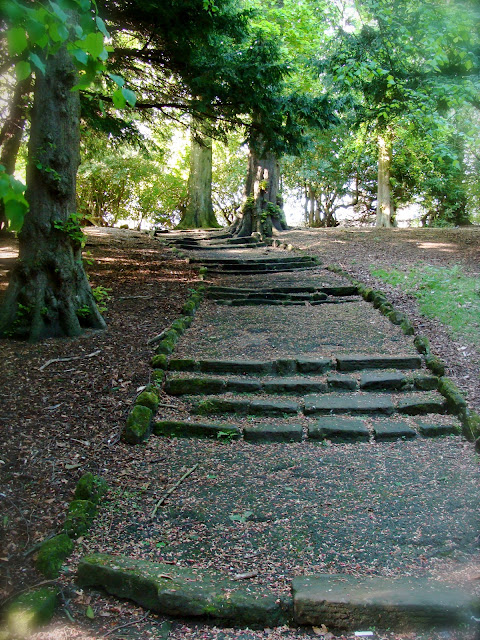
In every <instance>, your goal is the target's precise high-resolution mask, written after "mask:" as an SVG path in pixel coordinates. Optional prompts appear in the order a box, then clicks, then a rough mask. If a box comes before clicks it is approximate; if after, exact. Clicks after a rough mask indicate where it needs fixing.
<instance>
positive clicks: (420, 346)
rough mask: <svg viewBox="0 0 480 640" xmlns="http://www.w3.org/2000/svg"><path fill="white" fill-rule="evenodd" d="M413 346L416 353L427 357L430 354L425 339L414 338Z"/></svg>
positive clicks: (428, 344) (428, 345)
mask: <svg viewBox="0 0 480 640" xmlns="http://www.w3.org/2000/svg"><path fill="white" fill-rule="evenodd" d="M413 344H414V345H415V348H416V350H417V351H418V353H423V354H424V355H427V354H428V353H430V343H429V342H428V338H427V337H425V336H415V339H414V341H413Z"/></svg>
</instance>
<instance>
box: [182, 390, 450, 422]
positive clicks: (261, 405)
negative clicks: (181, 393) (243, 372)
mask: <svg viewBox="0 0 480 640" xmlns="http://www.w3.org/2000/svg"><path fill="white" fill-rule="evenodd" d="M187 399H188V396H187ZM446 408H447V407H446V401H445V398H443V396H441V395H440V394H439V393H436V392H427V391H424V392H421V393H404V394H402V395H401V396H400V397H397V396H392V395H391V394H380V393H368V394H367V393H358V392H357V393H349V392H345V393H323V394H320V393H313V394H308V395H305V396H304V397H303V398H301V400H299V401H298V402H294V401H292V400H289V399H288V398H283V397H282V396H280V397H277V398H275V399H273V398H269V397H268V396H267V397H253V398H248V397H241V398H239V397H231V396H229V397H225V396H223V395H208V396H204V397H203V398H202V400H198V399H196V398H195V396H194V397H193V398H192V413H194V414H197V415H222V414H232V413H233V414H237V415H252V416H286V415H296V414H298V413H301V412H303V413H304V414H305V415H306V416H312V415H328V416H333V415H337V414H346V415H366V416H367V415H368V416H377V415H381V416H391V415H393V414H394V413H400V414H406V415H411V416H414V415H426V414H443V413H445V412H446Z"/></svg>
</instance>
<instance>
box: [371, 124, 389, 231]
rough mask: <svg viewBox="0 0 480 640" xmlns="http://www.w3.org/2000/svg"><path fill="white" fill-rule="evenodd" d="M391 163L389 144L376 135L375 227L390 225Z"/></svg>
mask: <svg viewBox="0 0 480 640" xmlns="http://www.w3.org/2000/svg"><path fill="white" fill-rule="evenodd" d="M391 163H392V149H391V145H390V143H389V142H387V140H386V139H385V138H384V137H383V136H381V135H380V136H378V186H377V218H376V222H375V226H376V227H391V226H392V208H391V196H390V167H391Z"/></svg>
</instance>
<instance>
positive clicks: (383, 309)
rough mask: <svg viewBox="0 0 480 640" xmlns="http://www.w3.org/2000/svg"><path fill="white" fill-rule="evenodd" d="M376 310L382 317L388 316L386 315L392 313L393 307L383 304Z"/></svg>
mask: <svg viewBox="0 0 480 640" xmlns="http://www.w3.org/2000/svg"><path fill="white" fill-rule="evenodd" d="M378 310H379V311H380V313H381V314H382V315H384V316H388V314H389V313H392V311H393V305H392V304H391V303H390V302H384V303H383V304H381V305H380V306H379V307H378Z"/></svg>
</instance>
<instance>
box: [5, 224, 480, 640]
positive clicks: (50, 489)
mask: <svg viewBox="0 0 480 640" xmlns="http://www.w3.org/2000/svg"><path fill="white" fill-rule="evenodd" d="M88 235H89V246H87V249H89V250H90V251H91V252H92V254H93V257H94V258H95V264H94V265H92V266H91V267H90V268H89V272H90V278H91V281H92V284H93V285H94V286H96V285H102V286H104V287H107V288H110V289H111V296H112V300H111V301H110V302H109V303H108V311H107V313H106V320H107V323H108V327H109V329H108V331H107V332H106V333H93V334H92V333H90V334H85V335H84V336H82V337H80V338H78V339H75V340H73V341H67V340H48V341H45V342H43V343H41V344H36V345H31V344H24V343H17V342H14V341H9V340H6V341H2V344H1V351H2V364H3V366H2V373H1V374H0V385H1V396H0V402H1V403H2V409H1V414H0V429H1V431H0V447H1V448H0V450H1V454H0V474H1V476H0V477H1V488H0V499H1V504H2V511H1V521H0V549H1V552H0V553H1V557H0V563H1V565H0V576H1V578H0V602H1V601H4V600H5V599H7V598H8V597H9V596H11V595H12V594H15V593H17V592H19V591H21V590H22V589H25V588H27V587H30V586H32V585H34V584H36V583H38V582H41V581H42V578H41V577H40V576H39V575H38V574H36V573H35V571H34V569H33V562H32V556H33V553H29V552H30V551H31V550H32V548H33V547H34V545H35V544H36V543H37V542H39V541H41V540H42V539H44V538H45V537H46V536H48V535H50V534H53V533H56V532H57V531H58V530H59V529H60V527H61V525H62V522H63V518H64V513H65V508H66V506H67V503H68V501H69V500H70V499H71V496H72V491H73V489H74V487H75V483H76V481H77V480H78V478H79V477H80V476H81V475H82V474H83V473H84V472H85V471H93V472H94V473H101V474H102V475H104V476H105V477H106V478H107V479H108V480H109V481H110V482H111V483H112V484H113V485H114V486H117V487H118V486H121V485H122V484H123V485H124V484H125V483H127V482H130V481H133V482H134V484H135V486H136V485H137V484H138V482H140V481H141V480H142V468H141V465H142V460H141V459H140V458H139V451H138V449H137V450H132V449H131V448H128V447H126V446H124V445H122V444H121V443H119V441H118V440H119V433H120V430H121V428H122V426H123V423H124V420H125V417H126V414H127V412H128V410H129V408H130V406H131V403H132V400H133V399H134V397H135V395H136V391H137V389H138V388H139V387H141V386H143V385H145V384H146V383H147V382H148V380H149V375H150V368H149V360H150V357H151V347H149V346H147V340H148V339H149V338H151V337H152V336H154V335H156V334H157V333H158V332H159V331H161V330H162V329H163V328H165V327H166V326H167V325H168V324H169V323H170V322H171V321H172V320H173V319H174V318H176V317H177V316H178V315H179V313H180V309H181V306H182V304H183V302H184V300H185V298H186V297H187V295H188V289H189V288H190V287H191V286H192V285H193V284H194V283H195V282H196V274H195V271H193V270H192V269H190V268H189V267H188V265H187V264H186V263H185V261H182V260H177V259H174V257H173V256H172V254H171V252H170V251H166V250H164V249H162V248H161V247H160V246H159V243H158V242H157V241H156V240H153V239H150V238H149V237H148V236H145V235H143V234H139V233H135V232H125V231H120V230H107V229H92V230H90V231H89V232H88ZM284 235H285V241H287V242H292V243H293V244H295V245H297V246H306V247H307V246H308V248H309V250H310V251H312V252H315V253H317V254H318V255H320V256H321V257H322V259H323V260H324V261H325V262H326V263H336V264H340V265H341V266H342V267H343V268H345V269H346V270H347V271H349V272H350V273H352V275H355V276H356V277H357V278H359V279H360V280H362V281H364V282H369V283H372V284H373V285H374V286H376V287H377V288H383V289H385V290H388V293H389V297H390V299H391V300H392V302H394V304H395V305H396V306H398V307H399V308H402V309H404V310H406V311H407V312H408V313H409V316H410V317H411V318H412V320H413V321H414V323H415V324H416V326H417V327H418V328H419V329H420V332H421V333H423V334H426V335H428V337H429V338H430V341H431V344H432V346H433V348H434V349H435V351H436V353H437V354H438V355H440V356H441V357H443V358H445V359H446V360H447V361H448V363H449V367H450V369H449V373H450V375H452V377H453V378H454V379H455V380H456V381H457V383H458V384H459V386H461V387H462V388H464V389H465V390H467V391H468V394H469V399H470V401H471V403H472V405H473V406H475V407H476V408H480V389H479V385H478V364H479V361H480V358H479V351H478V350H477V348H476V346H475V345H473V346H471V347H470V348H469V351H468V353H469V356H468V358H467V357H465V355H464V354H465V350H460V349H459V346H460V345H457V344H456V343H455V342H454V341H452V340H451V339H450V338H449V336H448V334H447V333H446V330H445V329H444V328H443V327H441V326H439V325H438V323H434V322H432V321H427V320H426V319H425V318H422V317H421V316H420V314H419V312H418V308H417V306H416V301H415V300H413V299H410V298H409V297H407V296H404V295H402V294H400V293H398V292H396V291H395V290H393V289H392V288H389V287H387V286H386V285H384V284H383V283H378V282H374V279H372V278H371V276H370V274H369V271H368V266H369V265H370V264H374V265H378V266H384V267H385V266H389V265H391V264H392V263H393V262H395V263H397V264H398V263H399V261H400V262H402V263H404V264H405V265H406V266H409V265H412V266H413V265H414V264H415V263H417V262H418V261H420V260H422V261H425V260H426V259H428V262H430V263H431V264H436V265H449V266H450V265H452V264H454V263H458V264H461V265H462V266H463V267H464V268H465V270H466V272H468V273H469V274H472V275H473V274H477V275H478V271H479V267H478V264H479V263H478V257H479V247H480V230H477V229H465V230H463V229H462V230H412V231H410V230H409V231H403V230H395V231H382V232H376V231H368V232H367V231H352V230H348V231H344V230H341V229H334V230H322V231H314V232H310V233H305V232H301V231H291V232H287V233H286V234H284ZM13 256H14V246H13V245H12V243H11V242H4V243H3V245H1V244H0V285H4V284H5V276H6V272H5V269H4V270H3V271H2V264H3V266H4V267H6V268H8V267H9V266H10V264H11V260H12V258H13ZM427 257H428V258H427ZM393 258H395V261H394V260H393ZM2 260H3V261H2ZM461 346H463V345H461ZM98 351H99V352H100V353H98V354H96V355H93V356H91V357H88V356H89V355H90V354H94V353H96V352H98ZM78 356H81V357H80V358H78V359H74V360H69V361H61V362H52V363H51V364H50V365H48V366H47V367H46V368H44V369H43V370H42V371H41V370H40V368H41V367H42V366H43V365H45V364H46V363H47V362H48V361H50V360H54V359H57V358H77V357H78ZM169 401H170V399H168V398H166V399H165V402H167V403H168V402H169ZM162 446H163V447H164V450H163V453H160V452H159V451H157V450H155V456H157V457H158V456H159V455H160V456H163V457H166V458H167V459H168V456H169V451H168V446H170V445H168V446H167V447H166V448H165V446H164V445H159V444H155V448H156V449H157V448H158V447H160V449H161V448H162ZM144 453H145V454H147V453H148V450H147V451H145V452H144ZM151 453H153V451H152V452H151ZM152 459H153V458H152ZM163 462H165V461H163ZM139 465H140V466H139ZM165 466H166V469H165V470H164V471H160V472H158V474H157V478H156V479H157V483H158V484H157V487H156V491H158V492H159V493H160V494H161V491H162V487H163V488H165V487H167V486H168V483H169V481H170V480H171V478H169V477H168V474H167V469H168V467H169V465H168V464H167V465H165V464H163V465H162V467H165ZM132 479H133V480H132ZM147 489H148V487H147ZM147 489H146V490H147ZM146 490H145V491H146ZM113 522H114V520H113V518H112V523H110V522H108V523H107V530H108V526H113ZM81 549H82V547H81V546H80V548H79V551H81ZM470 578H471V574H470V575H469V577H468V578H467V579H470ZM64 584H65V589H64V592H63V594H64V598H65V600H66V601H67V602H68V606H69V609H68V610H69V612H70V615H71V614H73V615H74V616H75V621H74V622H73V623H69V621H68V620H67V618H66V617H65V614H64V613H62V614H61V615H60V617H59V618H58V619H57V620H56V623H55V625H56V626H55V628H54V630H53V631H50V632H48V633H43V634H38V637H39V638H47V637H48V638H74V637H75V638H101V637H105V635H106V634H109V635H108V637H116V638H120V637H122V638H127V637H152V638H160V637H165V634H166V633H167V632H168V628H167V627H161V625H160V623H159V620H160V621H161V619H159V618H157V617H156V616H148V617H146V618H145V614H144V612H142V611H141V610H140V609H138V608H137V607H134V606H133V605H130V604H128V603H119V602H118V601H116V600H114V599H112V598H107V597H105V596H101V595H98V596H97V595H94V596H92V595H86V594H84V593H82V592H76V591H72V588H71V586H70V585H69V579H68V575H67V576H66V577H65V578H64ZM90 603H92V604H94V605H95V611H96V618H95V620H94V621H93V622H89V621H88V620H87V619H86V618H85V617H84V615H83V613H82V612H84V611H85V607H86V606H87V605H88V604H90ZM143 618H145V619H143ZM142 619H143V620H142ZM137 620H138V621H139V622H138V624H137V623H136V624H131V623H133V622H136V621H137ZM123 625H129V626H128V627H124V626H123ZM167 626H168V625H167ZM120 627H122V628H120ZM114 628H118V632H116V633H111V630H112V629H114ZM242 634H243V635H242ZM310 635H314V634H313V632H312V634H309V633H308V632H304V631H302V632H296V631H294V630H291V629H284V630H275V631H270V632H267V633H264V632H263V631H262V632H248V633H247V632H240V631H238V630H228V629H217V628H214V627H205V626H203V625H200V626H197V625H193V624H180V623H178V624H176V625H174V627H173V629H172V631H171V633H170V636H169V637H170V638H172V639H175V640H176V639H177V638H178V639H179V640H180V638H185V639H186V638H208V639H210V638H212V640H213V639H217V640H219V639H220V638H224V639H225V640H229V639H232V640H233V638H244V640H249V639H250V638H251V639H252V640H257V639H260V638H265V637H268V638H271V639H272V640H273V639H274V638H275V639H276V638H282V637H283V638H290V639H294V638H297V637H298V638H305V637H309V636H310ZM389 637H390V636H389ZM402 637H403V638H407V637H412V638H420V637H421V636H420V635H411V636H408V635H405V634H404V635H403V636H402ZM428 637H433V636H428ZM444 637H448V638H455V637H456V636H455V634H453V635H448V636H444Z"/></svg>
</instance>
